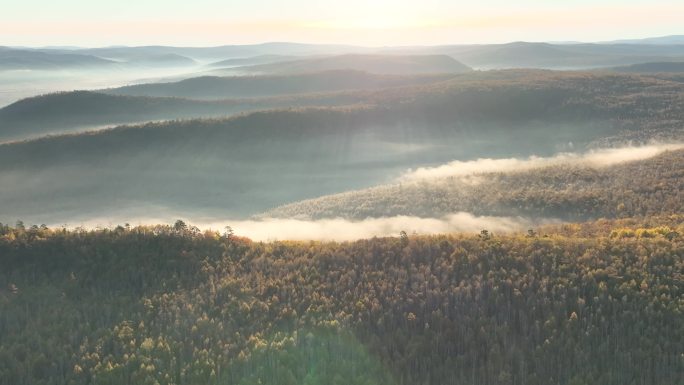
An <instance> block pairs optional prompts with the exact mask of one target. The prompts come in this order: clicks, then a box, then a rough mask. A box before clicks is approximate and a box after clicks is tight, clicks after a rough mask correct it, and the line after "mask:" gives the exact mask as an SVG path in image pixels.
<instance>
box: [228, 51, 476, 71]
mask: <svg viewBox="0 0 684 385" xmlns="http://www.w3.org/2000/svg"><path fill="white" fill-rule="evenodd" d="M340 69H347V70H357V71H366V72H371V73H377V74H425V73H463V72H469V71H472V69H471V68H470V67H468V66H466V65H464V64H462V63H459V62H458V61H456V60H455V59H454V58H452V57H449V56H447V55H379V54H376V55H371V54H347V55H338V56H330V57H322V58H311V59H301V60H293V61H286V62H278V63H270V64H262V65H255V66H245V67H240V68H238V70H239V71H242V72H247V73H276V74H283V73H288V74H292V73H307V72H318V71H327V70H340Z"/></svg>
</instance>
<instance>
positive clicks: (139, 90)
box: [102, 70, 451, 99]
mask: <svg viewBox="0 0 684 385" xmlns="http://www.w3.org/2000/svg"><path fill="white" fill-rule="evenodd" d="M450 77H451V76H450V75H433V74H429V75H376V74H371V73H367V72H362V71H356V70H328V71H324V72H314V73H307V74H294V75H266V76H228V77H219V76H203V77H197V78H190V79H185V80H181V81H178V82H170V83H151V84H139V85H132V86H125V87H120V88H113V89H107V90H102V92H106V93H110V94H116V95H132V96H173V97H181V98H193V99H225V98H244V97H261V96H274V95H289V94H304V93H311V92H325V91H340V90H353V89H373V88H386V87H398V86H408V85H418V84H427V83H431V82H438V81H442V80H446V79H449V78H450Z"/></svg>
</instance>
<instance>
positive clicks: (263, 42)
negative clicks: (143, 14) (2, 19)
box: [0, 32, 684, 50]
mask: <svg viewBox="0 0 684 385" xmlns="http://www.w3.org/2000/svg"><path fill="white" fill-rule="evenodd" d="M673 37H683V38H684V32H682V33H681V34H668V35H658V36H652V35H644V36H642V37H636V38H620V39H613V40H575V39H563V40H558V39H555V40H500V41H490V42H454V43H447V44H408V45H392V44H381V45H363V44H353V43H343V42H327V43H313V42H304V41H297V40H259V41H255V42H251V43H230V42H227V43H224V44H207V45H203V44H198V45H188V44H182V45H171V44H163V43H158V44H142V45H136V44H135V43H131V44H104V45H74V44H68V43H66V44H51V45H26V44H17V45H14V44H0V47H5V48H29V49H66V50H69V49H93V48H147V47H173V48H220V47H235V46H259V45H275V44H293V45H305V46H306V45H308V46H347V47H355V48H370V49H374V48H376V49H377V48H412V47H444V46H467V45H473V46H476V45H505V44H515V43H530V44H559V45H573V44H636V43H629V42H634V41H637V42H638V41H640V40H649V39H664V38H673ZM643 44H645V45H683V43H672V44H666V43H659V44H654V43H643Z"/></svg>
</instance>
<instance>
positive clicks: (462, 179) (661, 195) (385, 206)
mask: <svg viewBox="0 0 684 385" xmlns="http://www.w3.org/2000/svg"><path fill="white" fill-rule="evenodd" d="M605 156H606V157H609V156H610V155H608V154H606V155H605ZM506 161H508V160H506ZM480 163H484V162H480ZM501 163H504V162H501ZM518 163H519V164H520V166H518V167H521V168H522V167H524V164H523V163H520V162H518ZM575 163H577V162H576V161H575V162H573V161H572V160H570V161H567V162H564V163H561V164H559V165H555V166H550V167H541V168H532V169H531V170H528V171H519V172H515V171H508V172H474V173H473V174H469V175H464V176H459V177H456V176H454V177H439V178H436V179H429V178H426V179H421V180H415V181H413V180H409V181H404V182H401V183H396V184H392V185H387V186H379V187H373V188H370V189H366V190H360V191H352V192H347V193H342V194H335V195H331V196H326V197H321V198H317V199H312V200H306V201H303V202H297V203H292V204H288V205H285V206H282V207H278V208H276V209H274V210H272V211H269V212H267V213H265V214H263V215H262V216H264V217H276V218H277V217H280V218H306V219H321V218H346V219H365V218H369V217H370V218H377V217H392V216H397V215H407V216H418V217H425V218H440V217H443V216H445V215H448V214H451V213H455V212H461V211H465V212H471V213H474V214H476V215H490V216H526V217H537V218H559V219H563V220H570V221H577V220H588V219H597V218H619V217H625V216H628V217H634V216H646V217H648V216H655V215H666V214H672V213H678V212H679V211H680V210H681V208H682V207H684V150H676V151H671V152H665V153H663V154H661V155H658V156H655V157H654V158H650V159H646V160H640V161H633V162H627V163H623V164H617V165H613V166H609V167H601V166H592V165H582V164H575ZM468 166H469V165H467V164H461V165H460V166H458V167H461V168H465V167H468ZM454 167H456V166H454Z"/></svg>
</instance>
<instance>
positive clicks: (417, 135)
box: [0, 71, 684, 223]
mask: <svg viewBox="0 0 684 385" xmlns="http://www.w3.org/2000/svg"><path fill="white" fill-rule="evenodd" d="M682 87H684V85H682V84H680V83H673V82H666V81H662V80H659V79H654V78H648V77H641V76H631V75H618V74H609V75H608V74H603V75H601V74H585V73H554V72H538V71H521V72H515V71H512V72H511V71H503V72H495V73H487V74H475V75H470V74H464V75H460V77H458V78H456V79H452V80H448V81H444V82H439V83H435V84H427V85H422V86H412V87H400V88H395V89H388V90H384V91H383V90H377V91H370V92H368V94H367V95H366V96H365V99H364V103H361V104H359V105H358V106H356V107H353V108H350V107H337V108H330V107H328V108H309V109H302V110H273V111H264V112H255V113H250V114H247V115H242V116H237V117H234V118H229V119H217V120H211V119H209V120H187V121H169V122H160V123H153V124H152V123H150V124H145V125H135V126H128V127H119V128H116V129H109V130H103V131H97V132H88V133H81V134H75V135H63V136H55V137H48V138H41V139H36V140H31V141H25V142H16V143H9V144H5V145H0V179H2V180H3V183H2V185H1V186H0V205H2V207H5V208H6V209H5V210H4V212H3V218H2V219H0V220H4V221H7V220H16V219H17V218H19V217H20V216H21V218H23V219H25V220H32V221H37V222H45V223H51V221H60V222H61V221H73V220H80V219H88V218H89V219H92V218H98V217H100V216H106V215H109V214H111V215H114V213H118V214H122V215H123V213H125V212H129V213H133V212H135V208H136V207H140V206H144V207H146V210H145V212H146V213H147V214H148V215H159V216H160V217H163V218H166V217H167V216H170V215H173V216H177V215H178V213H194V214H197V215H204V216H207V217H223V218H225V217H233V218H234V217H245V216H249V215H252V214H256V213H259V212H263V211H265V210H268V209H269V208H272V207H276V206H279V205H283V204H286V203H288V202H294V201H299V200H302V199H307V198H315V197H318V196H322V195H328V194H332V193H336V192H340V191H349V190H355V189H361V188H366V187H370V186H373V185H378V184H381V183H383V182H387V181H389V180H392V179H393V178H394V177H396V176H399V175H400V174H401V173H402V172H404V171H405V170H406V169H407V168H414V167H421V166H427V165H433V164H441V163H445V162H449V161H451V160H454V159H461V160H467V159H473V158H474V157H477V156H480V154H483V153H486V154H489V155H490V156H492V157H515V156H528V155H531V154H536V155H540V156H544V155H551V154H554V153H556V152H558V151H568V150H569V149H570V147H568V146H570V145H571V146H572V148H573V149H575V150H579V151H581V150H582V149H586V148H587V146H589V145H591V144H592V143H601V142H602V141H606V140H607V141H608V142H609V143H610V142H611V140H636V141H647V140H650V139H651V138H653V137H654V136H657V135H665V134H668V135H670V137H669V138H670V139H672V138H675V137H680V138H681V136H682V130H681V127H682V126H681V124H679V122H681V121H682V116H684V114H682V111H681V109H682V104H681V103H677V102H676V101H677V100H678V98H681V97H682V92H681V88H682ZM88 97H89V96H88V95H85V96H84V98H85V99H87V98H88ZM93 99H95V98H93ZM131 103H139V102H138V101H137V100H136V99H132V100H131ZM144 109H145V108H144V106H143V107H141V110H144ZM58 110H59V108H58ZM611 137H613V138H615V139H609V138H611ZM624 138H626V139H624ZM36 201H41V202H45V204H43V205H41V208H40V210H39V211H36V210H34V209H33V207H34V205H33V202H36ZM127 210H132V211H127ZM8 218H9V219H8Z"/></svg>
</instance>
